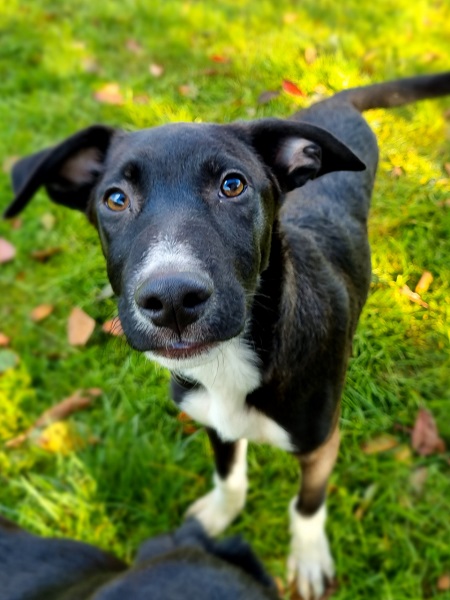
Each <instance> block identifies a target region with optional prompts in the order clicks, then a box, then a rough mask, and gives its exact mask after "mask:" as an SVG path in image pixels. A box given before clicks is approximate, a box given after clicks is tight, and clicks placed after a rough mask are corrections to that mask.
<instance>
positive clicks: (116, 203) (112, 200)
mask: <svg viewBox="0 0 450 600" xmlns="http://www.w3.org/2000/svg"><path fill="white" fill-rule="evenodd" d="M105 204H106V206H107V207H108V208H109V209H110V210H113V211H114V212H120V211H122V210H125V209H126V208H128V207H129V206H130V199H129V198H128V196H127V195H126V194H124V193H123V192H121V191H120V190H115V191H113V192H110V193H109V194H107V195H106V196H105Z"/></svg>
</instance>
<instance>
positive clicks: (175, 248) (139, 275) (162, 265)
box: [130, 237, 202, 368]
mask: <svg viewBox="0 0 450 600" xmlns="http://www.w3.org/2000/svg"><path fill="white" fill-rule="evenodd" d="M201 268H202V267H201V265H200V262H199V261H198V260H197V259H196V257H195V256H194V255H193V254H192V250H191V249H190V248H189V246H188V245H187V244H182V243H179V242H174V241H173V240H170V239H169V238H167V237H166V238H164V239H162V240H158V241H156V242H155V243H153V244H151V245H150V246H149V248H148V249H147V250H146V251H145V253H144V254H143V256H142V259H141V260H140V263H139V266H138V268H137V269H136V270H135V272H134V275H133V279H132V282H131V287H132V289H133V290H134V289H136V288H137V286H138V285H139V284H140V283H141V282H143V281H145V279H146V278H147V277H148V276H149V275H151V274H152V273H156V272H158V271H199V270H201ZM130 311H131V313H132V315H133V320H134V322H135V324H136V327H137V329H139V330H140V331H142V332H143V333H149V332H151V331H152V330H153V329H154V326H153V325H152V323H151V321H150V320H149V319H148V318H146V317H145V316H144V315H143V314H142V313H141V311H140V310H139V308H138V307H137V305H136V303H135V302H134V301H132V302H131V303H130ZM149 358H151V359H152V360H158V359H156V358H155V357H153V356H151V355H150V357H149ZM159 362H161V361H159ZM163 366H166V365H163ZM169 368H170V367H169Z"/></svg>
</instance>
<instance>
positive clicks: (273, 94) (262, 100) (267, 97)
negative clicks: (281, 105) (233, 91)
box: [257, 90, 280, 104]
mask: <svg viewBox="0 0 450 600" xmlns="http://www.w3.org/2000/svg"><path fill="white" fill-rule="evenodd" d="M279 95H280V91H279V90H267V91H266V92H261V94H260V95H259V96H258V100H257V102H258V104H267V103H268V102H270V101H271V100H273V99H274V98H278V96H279Z"/></svg>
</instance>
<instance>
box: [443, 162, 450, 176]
mask: <svg viewBox="0 0 450 600" xmlns="http://www.w3.org/2000/svg"><path fill="white" fill-rule="evenodd" d="M444 169H445V172H446V173H447V175H450V162H446V163H445V164H444Z"/></svg>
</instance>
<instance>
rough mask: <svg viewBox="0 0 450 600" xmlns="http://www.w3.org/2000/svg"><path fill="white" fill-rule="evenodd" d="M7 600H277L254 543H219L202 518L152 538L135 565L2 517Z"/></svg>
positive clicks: (1, 562) (0, 556)
mask: <svg viewBox="0 0 450 600" xmlns="http://www.w3.org/2000/svg"><path fill="white" fill-rule="evenodd" d="M0 597H1V599H2V600H87V599H88V598H89V599H90V600H124V599H125V600H148V599H149V598H151V600H185V599H186V598H199V599H201V598H211V599H212V598H217V599H218V600H276V598H278V595H277V593H276V588H275V584H274V582H273V581H272V579H271V578H270V577H269V576H268V575H267V573H266V572H265V570H264V568H263V567H262V565H261V564H260V563H259V561H258V559H257V558H256V557H255V555H254V554H253V552H252V550H251V548H250V546H248V545H247V544H246V543H245V542H243V541H242V540H241V539H240V538H238V537H234V538H229V539H226V540H223V541H221V542H216V541H214V540H212V539H211V538H209V537H208V536H207V535H206V534H205V532H204V531H203V528H202V526H201V525H200V524H199V522H198V521H196V520H195V519H189V520H188V521H186V523H185V524H184V525H183V526H182V527H180V529H178V530H177V531H175V532H174V533H171V534H165V535H161V536H158V537H155V538H151V539H149V540H147V541H146V542H144V543H143V544H142V545H141V547H140V548H139V550H138V552H137V556H136V558H135V560H134V562H133V564H132V566H130V567H129V566H128V565H127V564H125V563H124V562H122V561H121V560H118V559H117V558H116V557H114V556H113V555H111V554H109V553H107V552H104V551H103V550H100V549H99V548H96V547H94V546H91V545H89V544H83V543H82V542H77V541H75V540H70V539H66V538H44V537H39V536H37V535H32V534H30V533H28V532H27V531H25V530H23V529H20V528H19V527H17V526H16V525H14V523H11V522H10V521H7V520H6V519H3V518H2V517H0Z"/></svg>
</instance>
